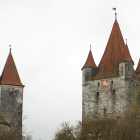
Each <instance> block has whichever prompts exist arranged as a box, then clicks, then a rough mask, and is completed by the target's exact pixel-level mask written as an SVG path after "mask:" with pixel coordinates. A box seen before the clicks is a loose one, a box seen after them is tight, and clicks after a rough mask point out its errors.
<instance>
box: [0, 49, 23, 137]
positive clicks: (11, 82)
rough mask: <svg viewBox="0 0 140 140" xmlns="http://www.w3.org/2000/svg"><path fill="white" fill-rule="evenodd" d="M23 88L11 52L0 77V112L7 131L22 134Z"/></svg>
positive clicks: (19, 135) (18, 135)
mask: <svg viewBox="0 0 140 140" xmlns="http://www.w3.org/2000/svg"><path fill="white" fill-rule="evenodd" d="M23 88H24V85H23V84H22V83H21V80H20V77H19V74H18V71H17V68H16V65H15V62H14V59H13V56H12V53H11V49H10V53H9V55H8V58H7V61H6V64H5V67H4V69H3V72H2V75H1V77H0V114H1V115H2V116H3V118H4V120H5V121H6V122H7V124H9V126H10V128H9V132H11V133H12V132H16V135H17V137H18V138H17V139H20V137H21V135H22V108H23Z"/></svg>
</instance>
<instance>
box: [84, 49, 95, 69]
mask: <svg viewBox="0 0 140 140" xmlns="http://www.w3.org/2000/svg"><path fill="white" fill-rule="evenodd" d="M88 67H94V68H97V66H96V64H95V62H94V59H93V56H92V52H91V50H90V51H89V54H88V57H87V60H86V62H85V65H84V66H83V68H88ZM83 68H82V69H83Z"/></svg>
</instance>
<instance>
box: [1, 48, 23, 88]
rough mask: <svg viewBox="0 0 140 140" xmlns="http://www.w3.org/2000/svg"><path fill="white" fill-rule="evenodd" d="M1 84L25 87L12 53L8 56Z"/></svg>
mask: <svg viewBox="0 0 140 140" xmlns="http://www.w3.org/2000/svg"><path fill="white" fill-rule="evenodd" d="M0 83H1V84H6V85H17V86H24V85H23V84H22V83H21V80H20V77H19V74H18V71H17V68H16V65H15V62H14V59H13V56H12V53H11V51H10V53H9V55H8V58H7V62H6V64H5V67H4V70H3V72H2V75H1V79H0Z"/></svg>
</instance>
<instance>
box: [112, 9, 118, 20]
mask: <svg viewBox="0 0 140 140" xmlns="http://www.w3.org/2000/svg"><path fill="white" fill-rule="evenodd" d="M112 10H115V22H117V13H116V7H115V8H112Z"/></svg>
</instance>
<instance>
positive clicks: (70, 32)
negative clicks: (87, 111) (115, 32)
mask: <svg viewBox="0 0 140 140" xmlns="http://www.w3.org/2000/svg"><path fill="white" fill-rule="evenodd" d="M115 6H116V8H117V13H118V16H117V18H118V23H119V25H120V29H121V32H122V35H123V37H124V39H126V38H127V40H128V47H129V50H130V53H131V56H132V59H133V60H134V63H135V65H134V68H136V66H137V63H138V60H139V57H140V1H139V0H133V1H132V0H123V1H122V0H0V71H1V72H2V70H3V68H4V65H5V62H6V59H7V56H8V54H9V45H12V54H13V57H14V60H15V63H16V66H17V69H18V72H19V75H20V78H21V81H22V83H23V84H24V85H25V88H24V99H23V101H24V104H23V114H24V115H29V119H28V120H25V121H24V122H23V124H25V125H26V127H27V128H28V131H33V137H34V138H35V139H39V138H40V139H41V140H52V138H53V136H54V133H55V131H56V130H57V127H58V126H59V125H60V123H62V122H63V121H74V120H81V118H82V77H81V76H82V74H81V68H82V66H83V65H84V63H85V61H86V58H87V55H88V53H89V49H90V45H92V53H93V57H94V60H95V62H96V64H97V65H98V64H99V62H100V59H101V57H102V55H103V52H104V49H105V47H106V44H107V41H108V38H109V35H110V32H111V29H112V26H113V23H114V20H115V14H114V13H115V12H114V11H113V10H112V7H115Z"/></svg>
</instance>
